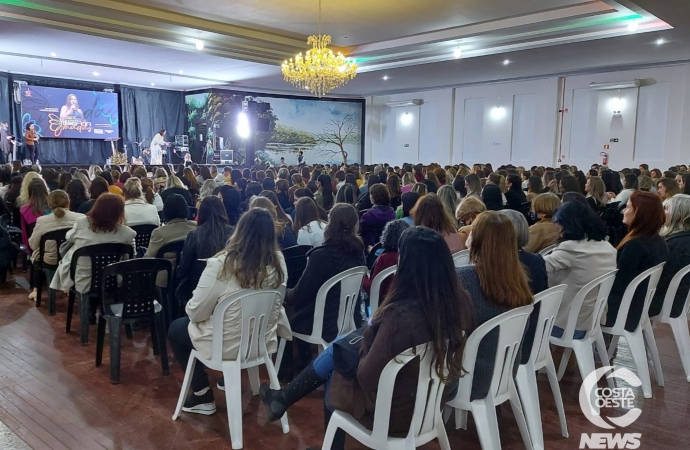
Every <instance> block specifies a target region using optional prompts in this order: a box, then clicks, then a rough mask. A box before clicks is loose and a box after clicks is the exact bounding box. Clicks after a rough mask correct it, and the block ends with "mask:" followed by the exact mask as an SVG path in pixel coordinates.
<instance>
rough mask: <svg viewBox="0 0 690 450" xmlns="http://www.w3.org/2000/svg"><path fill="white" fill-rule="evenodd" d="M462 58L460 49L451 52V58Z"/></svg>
mask: <svg viewBox="0 0 690 450" xmlns="http://www.w3.org/2000/svg"><path fill="white" fill-rule="evenodd" d="M461 56H462V49H461V48H460V47H458V48H456V49H455V51H454V52H453V57H454V58H455V59H459V58H460V57H461Z"/></svg>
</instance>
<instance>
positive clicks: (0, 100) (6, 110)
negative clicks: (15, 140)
mask: <svg viewBox="0 0 690 450" xmlns="http://www.w3.org/2000/svg"><path fill="white" fill-rule="evenodd" d="M11 102H12V84H11V83H10V77H9V75H8V74H6V73H0V122H7V123H8V124H9V125H10V127H11V126H12V124H11V120H10V104H11ZM11 129H12V128H10V130H11Z"/></svg>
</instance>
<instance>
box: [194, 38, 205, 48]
mask: <svg viewBox="0 0 690 450" xmlns="http://www.w3.org/2000/svg"><path fill="white" fill-rule="evenodd" d="M195 45H196V49H197V50H199V51H201V50H203V49H204V41H202V40H201V39H197V40H196V44H195Z"/></svg>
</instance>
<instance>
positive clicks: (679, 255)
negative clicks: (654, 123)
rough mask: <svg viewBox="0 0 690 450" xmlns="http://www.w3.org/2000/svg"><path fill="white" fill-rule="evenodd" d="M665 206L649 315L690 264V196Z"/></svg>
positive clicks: (683, 287)
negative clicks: (662, 260)
mask: <svg viewBox="0 0 690 450" xmlns="http://www.w3.org/2000/svg"><path fill="white" fill-rule="evenodd" d="M665 209H666V224H665V226H664V228H662V229H661V236H663V237H665V238H666V245H667V246H668V251H669V257H668V261H667V262H666V265H665V266H664V271H663V273H662V274H661V278H660V279H659V284H658V285H657V288H656V292H655V293H654V298H653V299H652V304H651V306H650V307H649V317H654V316H657V315H659V314H661V309H662V307H663V306H664V297H665V296H666V291H667V289H668V285H669V283H670V282H671V280H672V279H673V277H674V276H675V275H676V273H678V271H679V270H681V269H682V268H684V267H686V266H687V265H689V264H690V195H685V194H676V195H674V196H673V197H672V198H671V200H669V201H668V203H667V204H666V208H665ZM34 233H35V231H34ZM689 290H690V277H688V276H685V277H684V278H683V279H682V280H681V282H680V286H678V291H676V297H675V299H674V300H673V305H672V306H671V317H674V318H675V317H680V315H681V314H683V313H684V312H685V311H683V307H684V306H685V300H686V299H687V297H688V291H689Z"/></svg>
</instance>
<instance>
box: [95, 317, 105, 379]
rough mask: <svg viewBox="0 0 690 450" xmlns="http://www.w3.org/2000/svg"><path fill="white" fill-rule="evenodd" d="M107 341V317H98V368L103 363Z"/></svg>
mask: <svg viewBox="0 0 690 450" xmlns="http://www.w3.org/2000/svg"><path fill="white" fill-rule="evenodd" d="M104 341H105V317H103V316H101V315H99V316H98V331H97V333H96V367H100V365H101V363H102V362H103V342H104Z"/></svg>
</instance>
